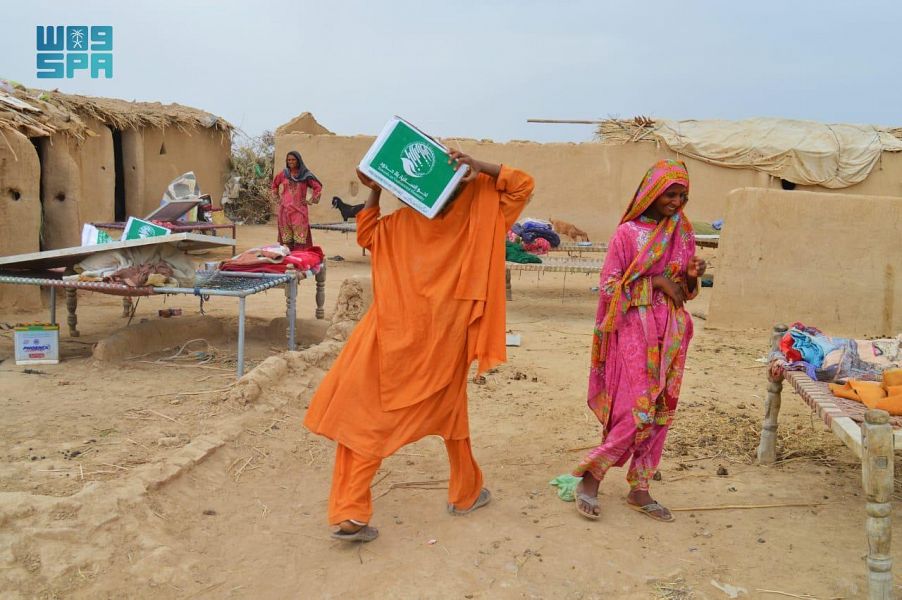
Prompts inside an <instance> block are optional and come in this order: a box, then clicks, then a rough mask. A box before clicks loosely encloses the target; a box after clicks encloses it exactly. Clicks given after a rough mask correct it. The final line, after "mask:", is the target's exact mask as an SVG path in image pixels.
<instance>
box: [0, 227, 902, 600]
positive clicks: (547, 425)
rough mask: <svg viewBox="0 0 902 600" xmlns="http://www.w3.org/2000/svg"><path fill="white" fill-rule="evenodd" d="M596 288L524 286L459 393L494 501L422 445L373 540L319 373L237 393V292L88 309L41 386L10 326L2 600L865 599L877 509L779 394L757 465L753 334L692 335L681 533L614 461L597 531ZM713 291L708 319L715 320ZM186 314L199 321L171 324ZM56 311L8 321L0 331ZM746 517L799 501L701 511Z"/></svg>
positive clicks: (853, 470)
mask: <svg viewBox="0 0 902 600" xmlns="http://www.w3.org/2000/svg"><path fill="white" fill-rule="evenodd" d="M272 237H274V230H273V229H272V228H271V227H266V226H256V227H242V228H240V229H239V242H240V245H241V246H242V247H248V246H250V245H254V244H257V243H262V242H264V241H268V240H269V239H271V238H272ZM316 239H317V241H318V243H320V244H321V245H323V246H324V248H325V250H326V253H327V256H330V257H331V256H335V255H341V256H343V257H344V258H345V260H344V261H340V262H335V261H330V262H329V271H328V273H329V277H328V282H327V301H326V309H327V314H326V317H327V319H328V318H329V317H330V314H331V312H332V310H333V306H334V302H335V297H336V294H337V291H338V288H339V286H340V284H341V281H342V280H343V279H345V278H346V277H350V276H352V275H366V274H367V273H368V270H369V258H367V257H363V256H361V253H360V250H359V248H357V247H356V246H355V245H354V240H353V238H351V237H348V236H345V235H344V234H339V233H323V232H317V233H316ZM211 258H212V255H210V256H206V257H199V259H203V260H209V259H211ZM595 283H596V282H595V279H594V277H583V276H573V275H570V276H568V277H567V279H566V281H564V278H563V276H561V275H546V276H544V277H541V278H539V277H537V276H536V274H534V273H524V274H522V275H517V274H516V273H515V274H514V278H513V288H514V300H513V301H512V302H511V303H509V310H508V325H509V328H510V329H511V330H513V331H515V332H517V333H520V334H521V335H522V338H523V343H522V346H521V347H518V348H511V349H509V357H508V358H509V360H508V363H507V364H506V365H504V366H502V367H501V368H499V369H498V370H497V371H495V372H493V373H491V374H489V375H488V377H487V381H486V383H485V384H484V385H477V384H475V383H471V384H470V387H469V393H470V414H471V430H472V434H473V443H474V451H475V454H476V456H477V459H478V460H479V461H480V463H481V466H482V468H483V470H484V472H485V475H486V481H487V485H488V486H490V487H491V489H492V491H493V493H494V501H493V502H492V504H490V505H489V506H488V507H486V508H485V509H482V510H480V511H478V512H476V513H474V514H472V515H470V516H468V517H464V518H456V517H451V516H449V515H447V514H446V513H445V511H444V506H445V491H444V490H443V489H442V488H443V486H444V485H445V483H444V480H445V479H446V478H447V459H446V458H445V456H444V449H443V446H442V444H441V441H440V440H438V439H434V438H427V439H424V440H422V441H420V442H418V443H416V444H413V445H411V446H408V447H405V448H404V449H402V451H400V452H399V453H397V454H396V455H395V456H392V457H391V458H389V459H387V460H386V461H385V462H384V463H383V467H382V470H381V471H380V474H379V475H378V476H377V478H376V483H375V485H374V488H373V491H374V496H375V497H376V498H377V499H376V501H375V508H376V515H375V517H374V520H373V523H374V524H375V525H377V526H379V527H380V529H381V532H382V536H381V537H380V538H379V539H378V540H377V541H376V542H374V543H372V544H368V545H365V546H349V545H342V544H341V543H340V542H333V541H332V540H331V539H330V538H329V528H328V527H327V525H326V522H325V508H326V499H327V496H328V491H329V481H330V473H331V468H332V452H333V446H332V444H331V442H328V441H326V440H322V439H320V438H317V437H314V436H311V435H309V434H308V433H307V432H306V431H305V430H304V429H303V428H302V427H301V426H300V421H301V419H302V418H303V413H304V409H305V407H306V404H307V402H308V400H309V398H310V395H311V393H312V390H313V389H314V388H315V385H316V383H317V381H318V379H319V377H321V375H322V371H321V370H319V369H311V371H310V372H309V373H303V372H297V371H295V372H293V373H291V374H290V375H288V376H285V377H281V378H279V379H278V381H277V383H276V385H274V386H272V387H269V388H267V389H266V390H264V393H263V394H262V395H261V396H260V398H259V399H258V400H257V401H256V402H254V403H253V404H249V405H243V404H241V403H238V402H235V401H229V400H227V392H226V388H227V387H228V386H229V385H230V384H231V383H232V382H233V380H234V373H233V369H234V358H235V357H234V354H235V349H234V334H233V332H234V330H235V327H234V323H235V318H236V314H237V302H236V301H235V300H231V299H222V298H215V299H213V301H212V302H209V303H207V304H206V305H205V310H206V313H207V314H206V315H205V316H201V315H200V314H199V310H198V308H199V307H198V302H197V300H196V299H195V298H184V297H180V298H176V299H171V298H170V299H168V300H163V299H159V298H153V299H144V300H142V301H141V304H140V305H139V307H138V309H137V313H136V315H135V318H134V320H133V322H132V324H131V325H129V326H128V327H127V328H125V329H122V328H123V327H124V326H125V319H123V318H122V317H121V316H120V313H121V308H120V302H119V300H118V299H117V298H114V297H109V296H103V295H99V294H84V295H82V296H81V297H80V298H81V299H80V304H79V328H80V330H81V332H82V336H81V337H79V338H70V337H69V336H68V333H67V331H66V328H65V327H64V328H63V334H62V336H61V337H62V342H61V345H62V358H63V362H61V363H60V364H59V365H52V366H40V367H34V369H35V370H36V371H38V372H37V373H26V372H25V369H24V368H23V367H21V366H16V365H15V364H14V361H13V360H12V357H11V352H12V339H11V338H12V336H11V333H10V332H3V333H2V334H0V359H2V361H3V362H2V363H0V406H2V414H3V418H2V419H0V598H2V599H3V600H7V599H14V598H126V597H127V598H267V599H268V598H273V599H275V598H302V597H322V598H358V597H377V598H389V597H391V598H461V597H462V598H574V599H575V598H671V599H688V598H712V599H714V598H728V597H729V596H728V594H727V593H725V592H723V591H721V590H719V589H718V588H717V587H715V586H714V585H713V582H717V583H718V584H726V585H732V586H737V587H740V588H744V589H745V590H746V591H747V592H746V593H745V594H743V595H742V596H741V597H752V598H780V597H787V596H779V595H776V594H774V593H771V592H765V591H761V590H774V591H782V592H786V593H790V594H797V595H798V596H796V597H801V595H802V594H810V595H811V597H817V598H858V597H862V596H863V595H864V590H865V564H864V555H865V553H866V551H867V545H866V539H865V535H864V518H865V514H864V501H863V498H862V493H861V491H860V472H859V470H858V467H857V465H856V463H855V461H854V457H853V456H852V454H851V453H850V452H849V451H847V450H846V449H845V448H844V447H842V446H841V445H840V444H839V443H838V442H837V441H835V439H834V438H833V437H832V436H831V435H830V434H828V433H825V432H824V428H823V426H822V425H821V424H820V422H819V421H816V420H812V419H811V417H810V414H809V412H808V411H807V409H806V408H805V407H804V405H803V404H802V403H801V402H800V401H798V399H797V398H795V397H794V396H793V395H792V394H791V393H789V392H786V393H784V408H783V411H782V414H781V420H780V426H781V429H780V435H781V442H780V450H779V452H780V454H781V457H782V461H781V462H780V463H779V464H778V465H777V466H774V467H759V466H756V465H754V463H753V460H752V458H753V456H754V451H755V447H756V444H757V436H758V429H759V426H760V418H761V415H762V413H763V396H764V390H765V380H764V372H763V369H762V366H761V364H760V363H758V362H756V359H757V358H759V357H760V356H762V354H763V350H764V348H765V347H766V345H767V334H766V332H763V331H762V332H739V333H737V332H720V331H710V330H706V329H705V327H704V325H705V322H704V320H702V319H697V320H696V328H697V331H696V337H695V340H694V342H693V344H692V347H691V351H690V356H689V360H688V365H687V371H686V377H685V383H684V387H683V393H682V399H681V409H680V411H679V413H678V416H677V422H676V423H675V425H674V428H673V431H672V433H671V436H670V439H669V441H668V445H667V449H666V452H665V457H664V461H663V464H662V466H661V471H660V472H661V481H660V482H659V483H656V484H655V486H654V487H653V489H652V492H653V494H654V495H655V496H656V497H657V498H658V499H659V500H661V501H662V502H664V503H666V504H667V505H668V506H670V507H671V508H673V509H677V510H678V512H676V515H677V521H676V522H675V523H672V524H662V523H658V522H655V521H652V520H651V519H648V518H647V517H643V516H642V515H639V514H637V513H635V512H632V511H630V510H628V509H627V507H626V506H625V504H624V496H625V494H626V492H627V485H626V482H625V480H624V475H625V474H624V472H623V471H622V470H615V471H612V473H611V475H610V476H609V478H608V480H607V481H605V482H604V484H603V485H602V491H601V499H600V501H601V505H602V514H603V516H602V519H601V520H600V521H597V522H589V521H586V520H584V519H582V518H580V517H579V516H578V515H577V513H576V511H575V509H574V504H573V503H564V502H562V501H560V500H559V499H558V498H557V496H556V494H555V491H554V489H553V488H551V487H550V486H549V485H548V481H549V479H551V478H552V477H554V476H556V475H558V474H561V473H564V472H566V471H568V470H569V469H570V468H571V467H572V465H573V464H574V463H575V462H576V461H577V460H578V459H579V457H580V454H581V452H582V450H574V449H577V448H580V447H584V446H588V445H590V444H592V443H593V442H594V441H596V440H597V422H596V421H595V419H594V417H592V415H591V414H590V413H589V412H588V410H587V409H586V407H585V402H584V396H585V382H586V374H587V362H588V350H589V342H590V335H589V332H590V331H591V326H592V322H593V319H594V314H595V303H596V299H595V295H594V294H593V293H592V292H591V291H590V287H591V286H593V285H595ZM710 291H711V290H710V289H706V290H704V293H703V294H702V296H701V297H700V298H699V299H697V300H696V301H694V302H693V306H692V311H693V312H694V313H697V314H700V315H704V314H705V311H706V304H707V299H708V294H709V293H710ZM313 297H314V286H313V282H312V281H308V282H303V283H302V284H301V286H300V308H299V316H300V317H303V318H304V319H306V320H305V321H303V322H302V323H301V329H302V340H301V341H302V343H303V344H304V345H305V346H308V345H311V344H315V343H317V342H318V341H319V340H320V339H321V338H322V336H323V334H324V331H325V326H326V325H327V323H326V322H323V321H320V322H316V321H314V320H312V317H313V309H314V300H313ZM172 306H178V307H182V308H183V311H184V314H183V316H181V317H173V318H170V319H161V318H159V317H158V316H157V309H159V308H162V307H172ZM284 307H285V299H284V295H283V294H282V292H281V291H279V290H273V291H270V292H267V293H266V294H262V295H258V296H254V297H251V298H250V299H249V300H248V314H249V316H250V318H251V321H250V322H249V326H248V335H249V336H250V339H249V342H248V356H249V359H250V361H249V367H250V366H253V365H254V364H256V363H259V362H260V361H262V360H264V359H265V358H267V357H269V356H273V355H276V354H279V353H280V352H281V348H284V342H285V338H284V320H282V321H278V320H277V319H278V318H279V317H283V315H284ZM64 312H65V311H61V315H63V313H64ZM43 318H45V316H44V313H42V312H36V313H33V314H9V313H7V314H0V323H3V322H5V323H14V322H17V321H26V320H37V319H43ZM111 336H113V337H114V339H117V340H119V341H118V342H117V344H119V345H118V346H117V347H118V348H120V354H121V356H120V357H119V358H121V359H122V360H120V361H117V362H110V361H101V360H97V359H95V358H93V357H92V345H93V344H94V343H96V342H98V341H100V340H103V339H106V338H110V337H111ZM193 338H203V339H204V340H205V341H204V342H195V344H194V345H192V346H191V347H189V348H188V350H191V351H193V350H203V351H205V352H206V354H205V355H202V356H198V355H194V354H191V353H190V352H189V353H188V356H187V357H186V356H184V355H183V356H181V357H179V358H180V359H181V360H167V359H169V358H170V357H171V356H172V355H173V354H175V353H176V351H177V350H178V347H177V346H178V343H181V342H184V341H187V340H189V339H193ZM173 339H176V340H180V342H177V343H175V344H174V345H173V343H172V342H171V340H173ZM167 340H168V341H167ZM167 345H168V348H166V347H164V346H167ZM203 358H210V360H209V361H208V362H203V363H201V362H200V359H203ZM721 467H722V468H723V469H725V473H726V474H724V475H720V476H718V475H717V471H718V469H719V468H721ZM723 469H722V470H721V473H724V470H723ZM423 481H426V482H431V483H426V484H418V487H414V488H411V487H405V485H404V483H405V482H423ZM398 484H402V485H400V486H399V485H398ZM736 504H748V505H753V504H807V506H785V507H778V508H757V509H748V510H727V509H720V510H701V509H700V508H704V507H712V506H723V505H736ZM895 521H896V523H895V524H896V526H898V525H899V519H898V518H897V519H895ZM896 547H897V548H898V545H897V546H896ZM895 554H896V559H897V562H898V559H899V558H900V556H899V552H898V551H896V553H895ZM806 597H807V596H806Z"/></svg>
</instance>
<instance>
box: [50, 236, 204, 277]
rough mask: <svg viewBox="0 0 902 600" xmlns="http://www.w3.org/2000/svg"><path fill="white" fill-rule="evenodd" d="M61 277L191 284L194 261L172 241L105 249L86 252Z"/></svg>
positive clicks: (193, 274) (193, 275)
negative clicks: (81, 258) (119, 248)
mask: <svg viewBox="0 0 902 600" xmlns="http://www.w3.org/2000/svg"><path fill="white" fill-rule="evenodd" d="M74 269H75V272H76V273H77V275H68V276H66V277H64V278H63V279H69V280H71V279H74V280H77V281H103V282H106V283H124V284H125V285H129V286H132V287H144V286H152V287H164V286H171V287H192V286H193V285H194V277H195V273H194V263H193V262H192V260H191V259H190V258H189V257H188V255H187V254H185V253H184V252H182V251H181V250H179V249H178V248H177V247H176V246H174V245H173V244H161V245H156V246H139V247H137V248H124V249H121V250H108V251H106V252H98V253H97V254H92V255H91V256H88V257H87V258H85V259H84V260H82V261H81V262H79V263H78V264H76V265H75V267H74Z"/></svg>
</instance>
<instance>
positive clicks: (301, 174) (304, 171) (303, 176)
mask: <svg viewBox="0 0 902 600" xmlns="http://www.w3.org/2000/svg"><path fill="white" fill-rule="evenodd" d="M288 156H293V157H295V159H297V161H298V175H297V177H295V176H294V175H292V174H291V169H289V168H288V166H287V165H286V166H285V178H286V179H288V180H289V181H293V182H295V183H300V182H302V181H307V180H308V179H313V180H315V181H316V182H318V183H321V182H320V181H319V179H317V178H316V175H314V174H313V173H312V172H311V171H310V169H308V168H307V165H305V164H304V159H302V158H301V155H300V153H299V152H297V151H296V150H292V151H291V152H289V153H288V155H287V156H286V157H285V161H286V162H287V161H288Z"/></svg>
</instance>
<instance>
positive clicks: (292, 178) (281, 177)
mask: <svg viewBox="0 0 902 600" xmlns="http://www.w3.org/2000/svg"><path fill="white" fill-rule="evenodd" d="M308 188H309V189H310V190H312V196H311V199H310V200H307V190H308ZM322 191H323V184H321V183H320V182H319V180H318V179H317V178H316V176H314V175H313V173H311V172H310V169H308V168H307V167H306V165H304V161H303V160H302V159H301V155H300V154H299V153H297V152H295V151H294V150H292V151H291V152H289V153H288V156H286V157H285V169H284V170H283V171H281V172H279V174H278V175H276V176H275V178H273V180H272V193H273V195H274V196H275V197H276V199H277V200H278V201H279V215H278V226H279V243H280V244H282V245H284V246H288V248H289V249H291V250H301V249H304V248H309V247H310V246H312V245H313V239H312V237H311V235H310V216H309V214H308V209H307V207H308V206H309V205H311V204H318V203H319V197H320V195H321V194H322Z"/></svg>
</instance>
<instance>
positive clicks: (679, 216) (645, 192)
mask: <svg viewBox="0 0 902 600" xmlns="http://www.w3.org/2000/svg"><path fill="white" fill-rule="evenodd" d="M674 184H680V185H683V186H686V189H687V190H688V189H689V171H688V170H687V169H686V164H685V163H684V162H683V161H680V160H672V159H665V160H660V161H658V162H656V163H655V164H654V165H652V167H651V168H650V169H649V170H648V171H647V172H646V173H645V177H643V178H642V183H640V184H639V188H638V189H637V190H636V193H635V195H634V196H633V200H632V201H631V202H630V205H629V206H628V207H627V209H626V212H624V213H623V218H622V219H620V223H621V224H622V223H627V222H629V221H632V220H634V219H638V218H639V217H640V216H642V214H643V213H644V212H645V211H646V210H647V209H648V207H649V206H651V205H652V203H654V201H655V200H657V199H658V198H659V197H660V196H661V194H663V193H664V192H665V191H666V190H667V188H669V187H670V186H672V185H674ZM684 206H685V204H684ZM678 228H679V229H681V230H687V231H688V232H691V231H692V225H691V224H690V223H689V220H688V219H686V218H685V217H684V216H683V210H682V207H681V208H680V210H679V211H678V212H677V213H676V214H674V215H673V216H671V217H668V218H666V219H661V221H660V222H659V223H658V225H657V227H655V229H654V231H653V232H652V234H651V235H650V236H649V239H648V243H646V244H645V247H644V248H642V250H640V251H639V253H638V254H637V255H636V258H635V259H634V260H633V262H632V264H631V265H630V266H629V268H628V269H627V270H626V271H625V272H624V273H623V277H622V278H621V280H620V282H619V283H618V284H617V286H616V287H615V289H614V294H613V296H612V297H611V301H610V303H609V304H608V306H607V311H606V313H605V317H604V320H603V321H602V322H601V324H600V327H599V328H598V329H599V331H598V332H597V334H596V335H595V336H594V339H593V344H592V364H593V365H595V366H600V365H601V364H602V363H603V362H604V360H605V357H606V355H607V347H608V343H609V340H608V337H609V336H608V334H610V333H611V332H613V331H614V329H616V324H617V314H618V312H619V313H623V312H626V310H627V308H629V301H628V300H627V299H626V298H624V294H623V290H624V289H625V288H626V286H628V285H629V284H631V283H632V282H634V281H636V280H637V279H639V278H640V277H642V275H643V274H644V273H645V272H646V271H648V269H649V268H651V266H652V265H654V264H655V263H656V262H657V261H658V260H660V258H661V256H663V254H664V251H665V250H666V249H667V247H668V246H669V245H670V242H671V240H672V239H673V235H674V232H676V231H677V229H678Z"/></svg>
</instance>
